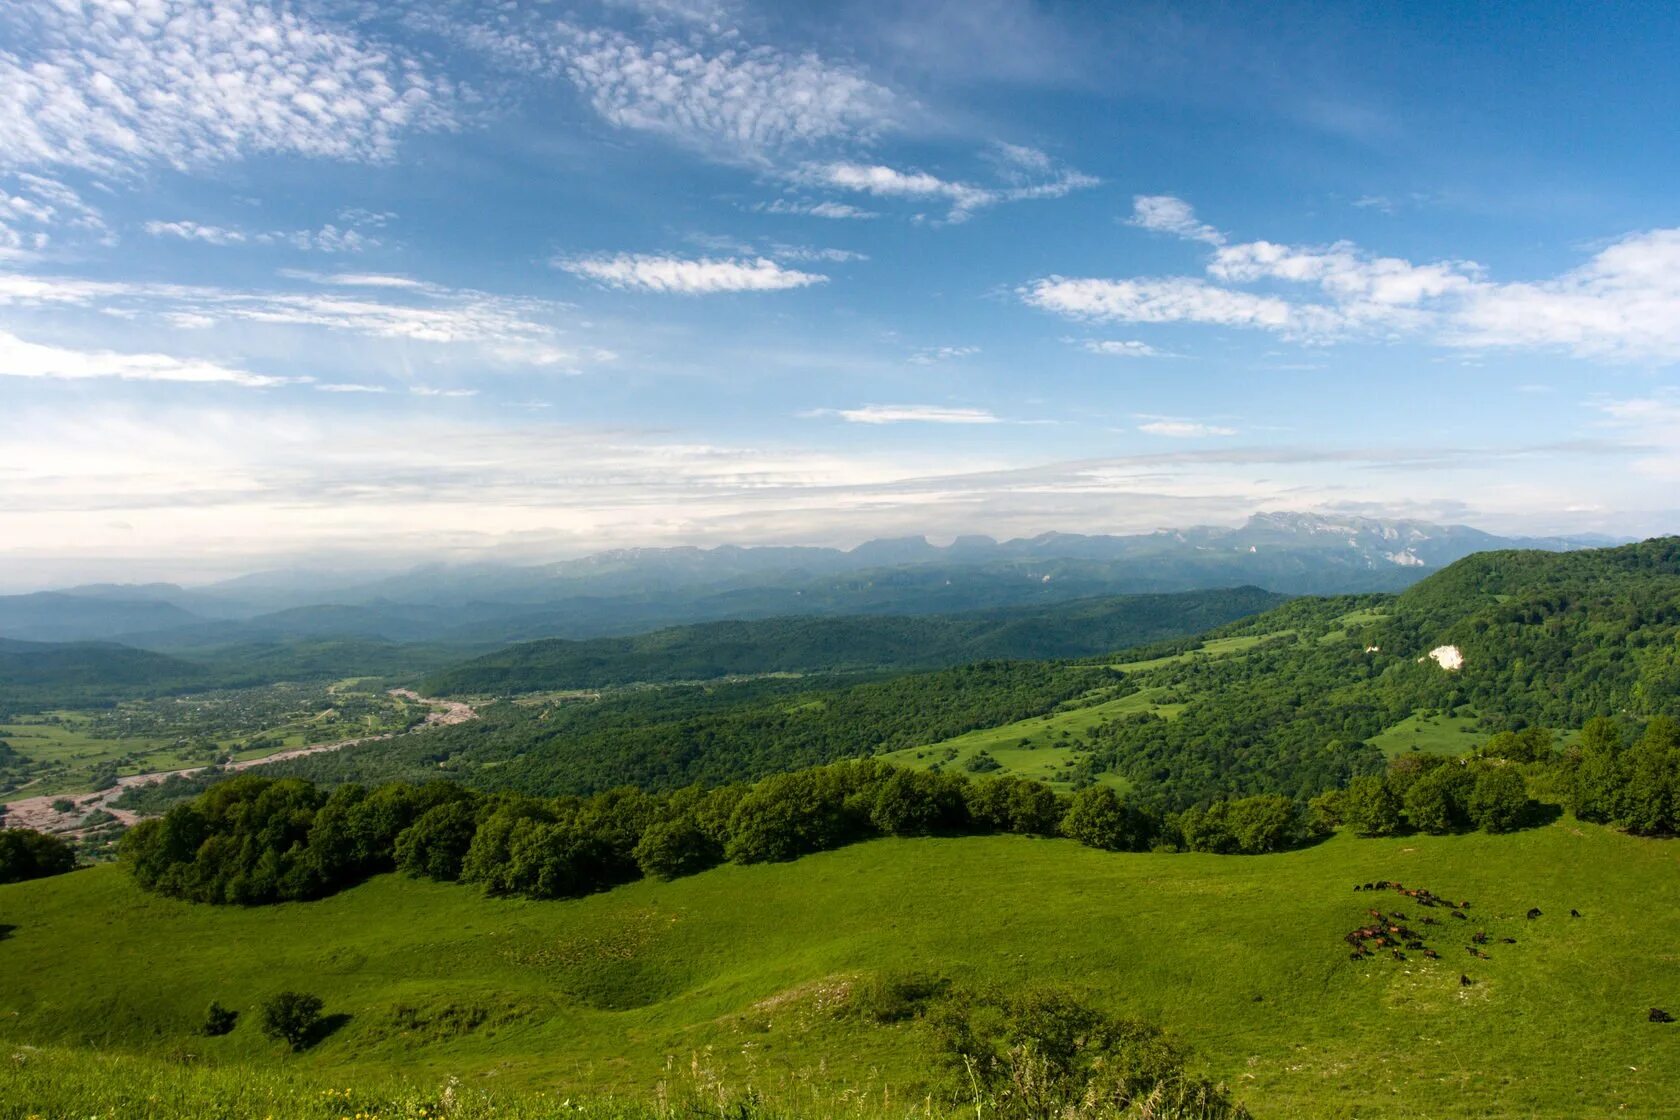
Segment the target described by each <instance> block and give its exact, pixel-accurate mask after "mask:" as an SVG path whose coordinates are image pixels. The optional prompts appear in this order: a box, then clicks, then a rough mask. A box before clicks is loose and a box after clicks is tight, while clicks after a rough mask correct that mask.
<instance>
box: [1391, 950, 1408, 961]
mask: <svg viewBox="0 0 1680 1120" xmlns="http://www.w3.org/2000/svg"><path fill="white" fill-rule="evenodd" d="M1389 952H1391V953H1393V954H1394V959H1395V960H1397V961H1403V960H1405V959H1406V954H1404V953H1402V952H1401V951H1400V950H1398V949H1390V950H1389Z"/></svg>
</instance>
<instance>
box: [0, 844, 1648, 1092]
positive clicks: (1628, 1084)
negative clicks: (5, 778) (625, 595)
mask: <svg viewBox="0 0 1680 1120" xmlns="http://www.w3.org/2000/svg"><path fill="white" fill-rule="evenodd" d="M1677 872H1680V847H1676V846H1675V845H1674V844H1672V843H1670V842H1666V841H1660V840H1640V839H1636V838H1631V837H1627V836H1623V835H1620V834H1617V833H1614V832H1611V831H1609V830H1606V829H1604V828H1600V827H1597V826H1593V825H1586V824H1580V823H1577V822H1575V821H1573V820H1572V819H1569V818H1564V819H1562V820H1559V821H1558V822H1556V823H1554V824H1552V825H1550V826H1547V827H1544V828H1541V829H1536V830H1532V831H1529V832H1524V833H1518V834H1514V835H1507V836H1487V835H1481V834H1473V835H1464V836H1453V837H1429V836H1411V837H1405V838H1399V839H1389V840H1360V839H1355V838H1352V837H1350V836H1346V835H1338V836H1337V837H1335V838H1333V839H1331V840H1329V841H1328V842H1326V843H1323V844H1321V845H1318V846H1316V847H1313V848H1310V849H1306V850H1301V851H1295V852H1290V853H1286V854H1281V855H1275V856H1258V857H1232V856H1203V855H1159V854H1140V855H1122V854H1110V853H1105V852H1100V851H1095V850H1092V849H1088V848H1084V847H1081V846H1079V845H1076V844H1073V843H1071V842H1067V841H1048V840H1030V839H1024V838H1019V837H991V838H961V839H955V838H953V839H921V840H882V841H875V842H870V843H865V844H860V845H855V846H853V847H850V848H846V849H843V850H840V851H834V852H827V853H822V854H818V855H813V856H809V857H806V858H804V859H801V860H798V861H796V862H794V863H788V864H775V865H760V866H751V867H738V866H726V867H721V868H718V869H716V870H713V871H709V872H706V873H704V874H701V875H697V876H694V877H692V878H688V879H681V880H677V881H675V882H669V883H661V882H657V881H642V882H637V883H633V884H630V885H628V886H624V887H621V888H618V889H616V890H613V891H610V892H606V893H602V894H598V895H594V896H591V897H587V898H584V899H581V900H576V901H569V902H519V901H508V900H492V899H485V898H483V897H482V896H480V895H479V894H478V893H477V892H476V891H475V890H473V889H471V888H468V887H463V886H446V885H439V884H435V883H430V882H421V881H415V880H410V879H406V878H403V877H400V876H396V875H385V876H380V877H377V878H375V879H374V880H372V881H370V882H368V883H366V884H364V885H362V886H360V887H356V888H353V889H351V890H347V891H345V892H343V893H341V894H339V895H336V896H334V897H331V898H327V899H324V900H322V901H317V902H308V903H288V904H280V905H275V906H267V907H261V908H254V909H238V908H234V907H210V906H202V905H193V904H189V903H183V902H177V901H173V900H169V899H165V898H160V897H157V896H155V895H149V894H145V893H143V892H141V891H139V890H138V889H137V888H136V887H135V886H134V885H133V884H132V883H131V882H130V881H129V880H128V877H127V875H126V874H125V872H124V871H123V870H122V869H121V868H120V867H100V868H94V869H91V870H87V871H82V872H77V873H75V874H72V875H67V876H61V877H58V878H55V879H49V880H41V881H36V882H32V883H24V884H16V885H12V886H8V887H3V888H0V922H4V923H5V924H6V925H8V926H10V927H13V928H11V930H10V934H9V936H7V937H6V938H5V939H4V940H0V973H3V974H4V976H5V980H6V982H5V984H4V985H3V986H0V1037H4V1038H5V1040H6V1042H7V1043H8V1044H9V1045H13V1046H19V1045H24V1044H33V1045H46V1046H53V1047H72V1048H96V1049H98V1050H101V1051H114V1052H119V1053H131V1054H136V1055H139V1056H141V1057H142V1058H146V1059H148V1060H150V1059H159V1060H162V1059H172V1060H173V1059H174V1058H178V1057H179V1056H180V1055H181V1054H191V1055H193V1056H194V1061H195V1062H200V1063H208V1064H211V1065H215V1066H220V1065H224V1064H233V1065H249V1066H253V1067H257V1068H261V1069H265V1070H266V1069H284V1070H287V1071H290V1072H291V1073H293V1074H296V1075H298V1076H311V1077H313V1076H319V1077H321V1078H324V1079H327V1080H328V1081H329V1082H330V1081H331V1080H332V1079H338V1080H345V1079H347V1078H354V1081H355V1083H356V1084H365V1083H368V1082H369V1081H370V1079H371V1080H374V1081H377V1080H381V1079H390V1078H398V1077H401V1078H406V1079H412V1080H416V1081H419V1082H423V1083H427V1084H432V1083H435V1082H440V1081H441V1080H443V1079H444V1078H446V1077H448V1076H451V1075H456V1076H460V1077H461V1078H463V1081H464V1082H465V1083H466V1084H468V1085H470V1086H476V1087H485V1086H495V1087H498V1088H505V1089H509V1090H513V1089H533V1090H534V1089H547V1090H553V1091H557V1092H558V1091H564V1092H566V1093H594V1094H612V1095H616V1096H620V1097H631V1098H635V1099H641V1098H644V1097H645V1096H646V1095H647V1094H648V1093H650V1092H651V1091H652V1089H653V1086H654V1085H655V1084H656V1083H657V1082H659V1081H660V1080H661V1078H662V1077H663V1076H664V1075H665V1071H666V1063H667V1060H668V1059H669V1060H670V1061H674V1062H676V1063H679V1064H682V1063H687V1062H689V1061H690V1059H691V1058H693V1057H695V1056H701V1058H702V1060H703V1061H704V1063H706V1064H707V1066H708V1068H714V1069H715V1070H716V1073H717V1076H718V1077H720V1078H722V1079H724V1080H726V1081H728V1082H729V1083H730V1084H732V1085H735V1086H740V1087H746V1086H751V1087H753V1088H755V1089H757V1090H759V1091H761V1092H763V1093H764V1094H765V1095H766V1097H767V1098H769V1099H771V1100H776V1099H781V1100H786V1101H794V1100H797V1099H800V1098H799V1094H800V1093H801V1092H802V1091H804V1090H805V1089H808V1088H809V1087H810V1086H811V1085H812V1084H813V1083H815V1082H818V1081H820V1082H821V1083H822V1084H823V1085H825V1086H827V1088H828V1091H830V1092H832V1093H838V1092H841V1091H842V1090H845V1089H850V1090H853V1091H861V1092H867V1093H869V1094H874V1095H875V1096H877V1097H879V1096H880V1095H881V1094H882V1093H883V1092H888V1091H890V1094H891V1096H890V1099H892V1100H899V1101H902V1100H917V1101H920V1100H922V1099H923V1098H924V1096H925V1094H926V1092H927V1089H928V1071H927V1069H926V1067H925V1063H924V1058H923V1056H924V1054H925V1051H926V1045H925V1040H923V1038H922V1036H921V1033H920V1032H921V1031H922V1030H923V1029H924V1028H923V1027H922V1026H920V1025H919V1024H918V1023H916V1022H914V1021H911V1022H906V1023H899V1024H894V1025H890V1026H882V1025H876V1024H874V1023H872V1022H869V1021H867V1020H866V1019H865V1018H863V1017H861V1016H859V1015H855V1014H848V1012H847V1007H848V1004H849V1001H850V999H851V998H852V993H853V992H854V991H855V990H856V987H857V985H858V984H860V983H862V982H864V981H866V980H868V979H869V978H871V977H876V976H880V975H884V974H894V973H902V972H905V971H913V972H918V973H924V974H930V975H938V976H942V977H946V978H948V979H949V980H951V981H952V982H953V983H956V984H958V985H963V986H984V985H997V986H1001V987H1004V988H1018V987H1021V986H1024V985H1028V984H1060V985H1068V986H1072V987H1074V988H1076V989H1079V990H1081V991H1083V992H1084V993H1085V994H1086V996H1087V998H1088V999H1090V1000H1091V1001H1092V1002H1093V1003H1095V1004H1097V1005H1099V1006H1102V1007H1104V1008H1105V1009H1109V1010H1113V1011H1115V1012H1119V1013H1124V1014H1127V1015H1134V1016H1139V1017H1143V1018H1148V1019H1153V1020H1156V1021H1159V1022H1161V1023H1162V1024H1163V1025H1165V1026H1166V1027H1168V1028H1169V1029H1171V1030H1172V1031H1173V1032H1174V1033H1175V1034H1177V1035H1178V1036H1179V1037H1180V1038H1182V1039H1183V1040H1185V1041H1186V1042H1188V1043H1189V1044H1190V1046H1191V1047H1192V1048H1193V1051H1194V1053H1195V1055H1196V1058H1197V1061H1198V1063H1199V1064H1200V1065H1201V1066H1202V1067H1203V1068H1204V1069H1205V1070H1207V1071H1208V1072H1211V1073H1212V1074H1214V1075H1215V1076H1218V1077H1220V1078H1222V1079H1224V1080H1226V1081H1228V1082H1229V1083H1230V1084H1231V1085H1232V1086H1234V1087H1235V1088H1236V1090H1237V1091H1238V1092H1239V1094H1240V1095H1241V1096H1242V1097H1244V1098H1245V1099H1246V1100H1248V1101H1249V1103H1250V1105H1251V1107H1253V1108H1254V1110H1255V1113H1256V1115H1257V1116H1261V1117H1266V1116H1274V1117H1283V1116H1289V1117H1347V1116H1378V1115H1381V1116H1384V1117H1412V1118H1419V1120H1421V1118H1423V1117H1431V1118H1441V1117H1532V1116H1579V1115H1608V1114H1612V1113H1616V1112H1618V1111H1622V1112H1625V1113H1626V1114H1628V1115H1638V1116H1660V1115H1664V1110H1665V1109H1672V1108H1673V1102H1674V1101H1675V1100H1677V1099H1680V1030H1676V1029H1675V1028H1674V1027H1672V1026H1663V1025H1659V1024H1652V1023H1649V1022H1647V1021H1646V1011H1647V1009H1648V1008H1649V1007H1651V1006H1668V1007H1670V1008H1674V1009H1677V1010H1680V956H1676V955H1675V954H1674V953H1672V952H1670V951H1669V950H1668V949H1667V948H1666V946H1668V945H1669V944H1670V943H1671V940H1672V929H1671V925H1672V916H1673V914H1674V913H1676V912H1680V874H1677ZM1381 878H1387V879H1394V880H1399V881H1403V882H1405V883H1408V884H1413V885H1421V886H1427V887H1429V888H1431V889H1433V890H1435V891H1436V892H1438V893H1441V894H1445V895H1451V896H1455V897H1459V896H1461V897H1462V898H1463V899H1468V900H1470V901H1471V903H1472V908H1471V910H1470V911H1469V913H1470V915H1471V919H1472V920H1471V921H1470V922H1469V923H1458V922H1449V923H1445V925H1446V926H1447V928H1445V929H1440V930H1436V931H1434V932H1432V933H1431V934H1430V936H1431V937H1432V938H1433V939H1435V940H1432V944H1435V945H1438V947H1439V951H1440V954H1441V959H1440V960H1438V961H1428V960H1423V959H1419V958H1418V957H1417V955H1416V954H1413V955H1412V957H1413V959H1410V960H1408V961H1405V962H1398V961H1394V960H1391V959H1388V958H1387V957H1386V956H1383V957H1380V958H1378V959H1373V960H1366V961H1359V962H1354V961H1350V960H1349V959H1348V953H1347V946H1346V945H1345V944H1344V943H1343V942H1342V940H1341V937H1342V935H1343V934H1344V933H1345V932H1347V931H1348V930H1350V929H1352V928H1354V927H1356V926H1358V925H1359V924H1360V923H1361V922H1362V921H1368V920H1369V919H1368V917H1366V910H1367V908H1368V907H1371V906H1377V907H1380V908H1383V909H1399V910H1410V909H1411V908H1412V907H1411V904H1410V900H1407V899H1405V898H1403V897H1402V896H1399V895H1395V894H1393V893H1392V892H1386V893H1382V892H1379V893H1366V892H1358V891H1354V890H1353V889H1352V888H1353V886H1354V885H1355V884H1356V883H1363V882H1368V881H1372V880H1376V879H1381ZM1530 907H1538V908H1540V909H1541V910H1542V911H1543V912H1544V915H1543V917H1542V918H1540V919H1537V920H1534V921H1529V920H1527V919H1525V918H1524V917H1523V915H1524V914H1525V912H1526V911H1527V910H1528V909H1529V908H1530ZM1572 908H1574V909H1578V910H1579V911H1580V912H1581V913H1582V914H1583V917H1581V918H1580V919H1571V918H1570V917H1569V911H1570V910H1571V909H1572ZM1411 916H1412V917H1413V918H1414V919H1415V918H1417V916H1418V915H1417V913H1415V912H1414V913H1412V915H1411ZM1478 928H1481V929H1486V930H1487V931H1488V932H1489V933H1490V935H1492V936H1493V937H1494V938H1495V939H1497V938H1498V937H1502V936H1510V937H1514V938H1515V940H1516V944H1514V945H1504V944H1497V943H1496V944H1494V945H1491V946H1490V947H1489V949H1490V953H1489V956H1490V959H1487V960H1480V959H1475V958H1472V957H1470V956H1469V955H1468V953H1467V951H1466V949H1467V945H1468V936H1469V932H1470V930H1472V929H1478ZM66 946H74V947H75V949H74V951H73V952H66V951H65V947H66ZM1461 973H1462V974H1466V975H1469V976H1470V977H1471V978H1472V980H1473V983H1472V985H1471V986H1469V987H1463V986H1461V984H1460V981H1459V977H1460V975H1461ZM288 987H292V988H301V989H304V990H309V991H314V992H316V993H318V994H320V995H321V996H322V997H323V998H324V999H325V1001H326V1005H327V1010H328V1012H329V1014H335V1015H341V1016H347V1018H344V1019H343V1020H341V1024H342V1025H340V1026H339V1027H338V1029H336V1030H335V1031H333V1033H331V1034H330V1035H329V1036H328V1037H326V1038H325V1039H324V1040H323V1041H321V1042H320V1044H319V1045H318V1046H316V1047H315V1048H313V1049H312V1050H309V1051H307V1052H305V1053H303V1054H300V1055H295V1056H292V1055H285V1054H283V1053H281V1052H280V1051H279V1050H277V1049H276V1048H275V1046H274V1044H272V1043H269V1042H266V1041H265V1040H263V1039H262V1038H261V1037H260V1036H259V1035H258V1033H257V1031H256V1030H255V1029H254V1027H253V1025H252V1024H251V1023H250V1021H249V1020H250V1019H251V1018H252V1017H253V1011H252V1009H253V1008H254V1007H255V1005H256V1004H257V1003H258V1002H259V1001H260V1000H261V999H263V998H265V997H266V996H268V995H271V994H273V993H274V992H275V991H278V990H280V989H282V988H288ZM211 1000H220V1001H221V1002H222V1003H224V1004H226V1005H228V1006H230V1007H234V1008H238V1009H240V1010H241V1012H242V1015H243V1016H244V1017H245V1019H246V1022H244V1023H242V1024H241V1025H240V1026H239V1027H238V1028H237V1029H236V1030H235V1031H234V1032H233V1033H232V1034H230V1035H228V1036H227V1037H225V1038H204V1037H201V1036H199V1035H198V1034H197V1028H198V1024H199V1023H200V1021H201V1020H202V1017H203V1014H204V1008H205V1007H206V1006H207V1005H208V1004H209V1002H210V1001H211ZM1563 1054H1567V1055H1568V1060H1567V1061H1555V1060H1549V1059H1547V1058H1546V1057H1545V1056H1547V1055H1552V1056H1557V1055H1563ZM172 1056H173V1058H172ZM7 1076H8V1073H7V1072H6V1071H4V1070H0V1098H6V1097H7V1093H6V1092H5V1081H6V1078H7ZM347 1083H348V1082H347ZM802 1087H804V1088H803V1089H802ZM1669 1114H1672V1112H1671V1113H1669Z"/></svg>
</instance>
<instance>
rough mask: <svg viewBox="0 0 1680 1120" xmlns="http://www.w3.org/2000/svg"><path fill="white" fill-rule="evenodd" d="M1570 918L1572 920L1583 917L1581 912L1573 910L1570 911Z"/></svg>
mask: <svg viewBox="0 0 1680 1120" xmlns="http://www.w3.org/2000/svg"><path fill="white" fill-rule="evenodd" d="M1569 916H1570V917H1571V918H1579V917H1580V916H1581V912H1580V911H1579V910H1571V911H1569Z"/></svg>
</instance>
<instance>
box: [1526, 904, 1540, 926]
mask: <svg viewBox="0 0 1680 1120" xmlns="http://www.w3.org/2000/svg"><path fill="white" fill-rule="evenodd" d="M1539 916H1540V907H1538V906H1531V907H1529V910H1528V920H1529V921H1531V922H1532V921H1533V920H1534V919H1536V918H1538V917H1539Z"/></svg>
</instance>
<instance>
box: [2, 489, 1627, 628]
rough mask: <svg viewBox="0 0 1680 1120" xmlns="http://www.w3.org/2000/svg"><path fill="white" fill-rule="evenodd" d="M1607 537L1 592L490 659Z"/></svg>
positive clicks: (713, 558) (1264, 521)
mask: <svg viewBox="0 0 1680 1120" xmlns="http://www.w3.org/2000/svg"><path fill="white" fill-rule="evenodd" d="M1608 543H1616V542H1614V541H1612V540H1610V539H1608V538H1599V537H1559V538H1544V539H1530V538H1509V537H1498V536H1494V535H1492V534H1490V533H1484V532H1481V531H1480V530H1477V529H1471V528H1468V527H1465V526H1457V525H1454V526H1443V525H1433V524H1429V523H1427V522H1420V521H1385V520H1377V519H1373V518H1362V517H1324V516H1319V515H1315V514H1302V513H1269V514H1259V515H1256V516H1254V517H1252V518H1250V519H1249V520H1248V522H1247V523H1246V524H1244V525H1242V526H1240V527H1238V528H1234V529H1233V528H1223V527H1212V526H1201V527H1195V528H1189V529H1182V530H1163V531H1160V532H1155V533H1147V534H1139V535H1132V536H1087V535H1081V534H1075V533H1046V534H1043V535H1041V536H1037V537H1031V538H1023V539H1017V540H1009V541H997V540H993V539H992V538H990V537H982V536H969V537H959V538H958V539H957V540H955V541H953V542H952V543H951V544H949V545H944V546H940V545H934V544H931V543H930V542H928V541H927V540H926V539H925V538H923V537H906V538H898V539H889V540H876V541H869V542H867V543H865V544H861V545H859V546H857V547H856V548H853V549H849V550H844V549H833V548H800V547H777V546H766V547H741V546H733V545H725V546H721V547H718V548H709V549H702V548H648V549H619V550H614V551H611V552H602V553H597V554H595V555H592V556H586V557H583V558H581V559H576V560H565V561H560V562H557V563H552V564H543V565H512V564H494V563H475V564H463V565H442V564H437V565H426V566H422V567H418V568H415V569H413V570H411V571H406V572H402V573H399V574H394V575H388V576H382V577H378V578H372V579H369V578H366V577H358V578H348V577H343V576H334V575H331V574H327V573H312V572H307V571H283V572H269V573H257V574H253V575H249V576H242V577H239V578H238V579H234V580H229V581H226V582H223V583H217V584H211V585H208V586H203V587H196V588H190V589H189V588H181V587H176V586H174V585H172V584H146V585H116V584H98V585H90V586H84V587H73V588H66V589H64V590H60V591H47V592H37V593H34V594H29V595H12V596H4V597H0V636H3V637H7V638H12V639H19V640H30V641H120V642H123V643H125V644H127V645H133V646H139V647H142V648H147V649H153V650H166V651H184V650H195V649H208V648H214V647H217V646H222V645H229V644H235V643H254V642H262V643H284V642H292V641H302V640H319V639H326V638H331V639H342V638H355V639H377V640H384V641H392V642H433V643H445V644H449V645H454V646H459V647H467V648H471V647H479V648H489V647H492V646H497V645H500V644H503V643H506V642H511V641H521V640H528V639H536V638H548V637H557V638H573V639H580V638H592V637H601V636H609V635H625V634H635V633H642V632H646V631H649V630H653V629H658V628H660V627H668V626H677V625H684V624H690V623H697V622H709V621H719V620H726V619H755V618H770V617H778V616H795V615H853V614H912V615H915V614H934V613H950V612H958V611H968V610H976V609H986V608H997V607H1010V606H1028V605H1033V604H1043V603H1054V602H1062V601H1066V600H1070V599H1077V598H1086V597H1091V596H1099V595H1120V594H1139V593H1150V592H1173V591H1191V590H1205V589H1212V588H1222V587H1237V586H1245V585H1246V586H1256V587H1262V588H1265V589H1266V590H1268V591H1274V592H1279V593H1283V594H1336V593H1345V592H1359V591H1392V590H1398V589H1400V588H1403V587H1406V586H1408V585H1410V584H1411V583H1413V582H1415V581H1417V580H1418V579H1421V578H1422V577H1424V576H1426V575H1428V574H1430V573H1431V572H1434V571H1436V570H1438V569H1440V568H1442V567H1444V566H1446V565H1447V564H1450V563H1452V562H1453V561H1455V560H1458V559H1460V558H1462V557H1464V556H1467V555H1470V554H1472V553H1475V552H1481V551H1486V550H1490V549H1504V548H1531V549H1533V548H1538V549H1546V550H1551V551H1563V550H1569V549H1575V548H1583V547H1592V546H1599V545H1603V544H1608Z"/></svg>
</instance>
